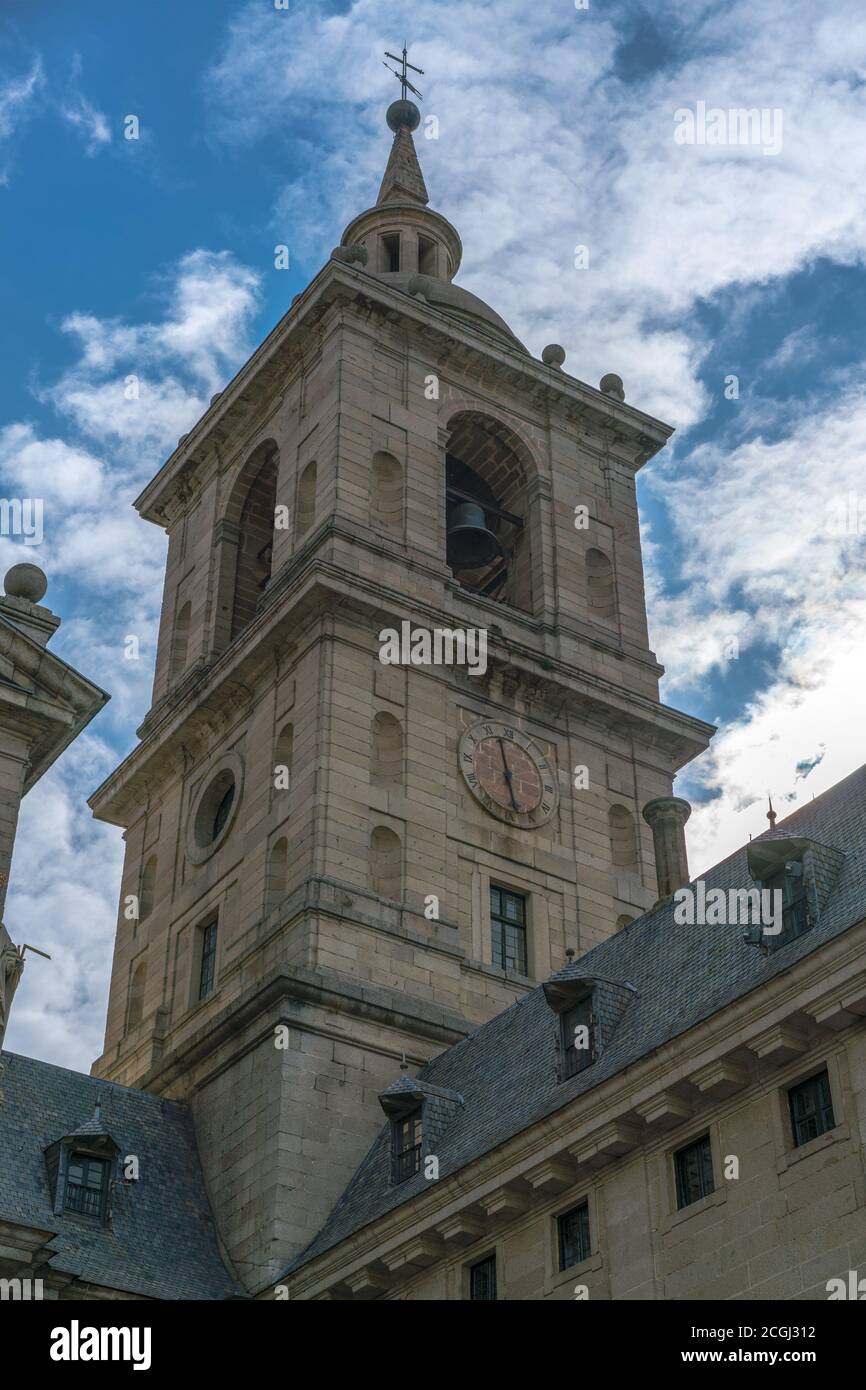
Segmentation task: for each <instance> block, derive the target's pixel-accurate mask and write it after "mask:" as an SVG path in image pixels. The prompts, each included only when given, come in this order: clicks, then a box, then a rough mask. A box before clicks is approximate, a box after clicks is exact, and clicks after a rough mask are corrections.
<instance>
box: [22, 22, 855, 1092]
mask: <svg viewBox="0 0 866 1390" xmlns="http://www.w3.org/2000/svg"><path fill="white" fill-rule="evenodd" d="M404 35H405V36H406V37H407V38H408V39H409V41H410V46H411V49H412V57H413V58H414V60H415V61H416V62H418V63H419V64H420V65H421V66H422V67H424V68H425V69H426V73H425V77H424V79H423V80H421V79H419V85H420V86H421V88H422V90H423V92H424V97H425V100H424V104H423V105H424V111H425V113H428V114H434V115H436V117H437V118H438V122H439V130H438V138H436V139H427V138H424V135H423V130H422V131H421V132H419V136H418V146H419V154H420V157H421V160H422V164H423V167H424V171H425V176H426V178H427V183H428V188H429V189H430V194H431V201H432V204H433V206H435V207H436V208H438V209H439V210H440V211H442V212H443V213H444V214H445V215H446V216H447V217H449V218H450V219H451V221H453V222H454V224H455V225H456V226H457V228H458V229H459V231H460V233H461V236H462V238H463V242H464V247H465V258H464V264H463V269H462V271H461V275H460V280H461V283H463V284H464V285H465V286H466V287H467V288H470V289H472V290H473V291H475V292H476V293H477V294H479V295H481V297H482V298H484V299H486V300H487V301H488V302H489V303H491V304H492V305H493V306H494V307H495V308H496V309H497V310H498V311H499V312H500V313H502V315H503V316H504V317H505V318H506V320H507V321H508V322H509V323H510V324H511V325H512V327H513V328H514V329H515V331H516V332H517V333H518V335H519V336H520V337H521V338H522V340H523V341H524V342H525V343H526V344H527V346H528V347H529V349H530V351H532V352H533V353H535V354H540V351H541V349H542V347H543V346H544V345H545V344H546V343H548V342H551V341H556V342H561V343H562V344H563V346H564V347H565V348H566V350H567V354H568V356H567V361H566V371H569V372H571V373H572V374H573V375H575V376H577V377H580V378H581V379H583V380H586V381H589V382H590V383H592V384H597V382H598V381H599V379H600V378H601V376H602V375H604V374H605V373H606V372H611V371H615V372H618V373H619V374H620V375H621V376H622V377H623V379H624V381H625V388H626V396H627V399H628V400H629V401H630V402H631V403H633V404H635V405H638V406H640V407H641V408H643V409H645V410H647V411H649V412H650V413H652V414H656V415H658V416H660V417H661V418H662V419H665V420H667V421H668V422H670V423H671V424H673V425H675V426H676V427H677V432H676V435H675V436H674V440H673V442H672V444H671V445H670V446H669V447H668V449H667V450H666V451H665V453H664V454H663V455H661V456H660V457H659V458H657V459H656V460H654V461H653V462H652V463H651V464H650V465H649V467H648V468H647V469H645V470H644V472H643V474H642V475H641V478H640V484H639V496H640V503H641V513H642V524H643V541H644V555H645V562H646V567H647V581H648V599H649V610H650V624H651V637H652V644H653V647H654V649H655V651H656V652H657V654H658V656H659V659H660V660H661V661H662V662H663V664H664V665H665V667H666V668H667V673H668V674H667V676H666V679H665V683H664V686H663V694H664V696H665V698H666V699H667V700H668V701H669V702H670V703H672V704H675V705H677V706H679V707H680V708H682V709H686V710H688V711H690V712H692V713H694V714H697V715H700V716H701V717H703V718H706V719H709V720H712V721H714V722H718V723H719V725H720V728H719V734H718V735H717V737H716V739H715V740H714V747H713V750H712V752H711V754H710V755H708V756H707V757H706V758H704V759H702V760H701V762H700V763H699V764H698V765H696V766H695V768H693V769H689V770H686V771H685V772H684V773H683V774H682V775H681V777H680V778H679V779H678V781H677V786H676V790H677V791H678V792H680V793H681V794H682V795H685V796H688V797H689V798H690V799H691V800H692V802H693V803H694V806H695V810H694V813H693V816H692V820H691V822H690V826H689V840H690V853H691V862H692V867H693V869H694V870H696V871H698V870H700V869H701V868H703V867H705V866H706V865H708V864H709V863H712V862H715V861H716V860H717V859H719V858H721V857H722V856H723V855H724V854H726V853H728V852H729V851H730V850H731V849H732V848H734V847H735V846H736V845H737V844H740V843H742V842H743V841H744V840H746V839H747V838H748V836H749V834H750V833H758V832H759V831H760V830H761V829H763V828H764V826H765V824H766V822H765V820H764V812H765V798H766V794H767V792H768V791H769V790H772V792H773V796H774V801H775V803H776V805H777V808H778V809H779V810H780V811H783V812H784V811H785V810H787V809H790V808H792V807H793V806H795V805H797V804H799V803H800V802H802V801H803V800H804V799H807V798H809V797H811V796H812V795H813V794H814V793H816V792H820V791H822V790H823V789H824V788H825V787H827V786H829V785H831V784H832V783H833V782H835V781H837V780H839V778H841V777H842V776H844V775H845V774H846V773H847V772H849V771H850V770H851V769H852V768H854V767H855V766H858V765H859V764H860V763H862V762H863V761H864V760H866V731H864V721H863V720H862V718H861V714H860V709H861V706H862V690H863V684H864V679H863V678H864V657H863V652H864V650H866V641H864V639H866V581H864V566H863V559H864V543H866V542H864V538H866V484H864V445H866V377H864V360H863V359H864V346H863V327H862V326H863V323H864V308H866V270H864V253H866V200H864V198H863V195H862V190H863V187H864V184H866V179H864V175H866V142H864V140H863V129H864V115H866V15H864V13H863V11H862V6H861V5H859V4H857V3H853V0H852V3H848V2H847V0H838V3H830V4H825V5H822V6H820V7H819V6H815V5H814V4H813V3H811V0H810V2H808V3H807V0H760V3H755V0H732V3H730V4H727V5H725V6H723V7H720V6H719V5H718V4H715V3H713V4H703V3H700V0H659V3H653V4H652V5H651V6H646V7H645V6H642V5H640V4H637V3H629V2H628V0H626V3H620V4H601V3H596V2H595V0H590V4H589V8H588V9H586V10H578V9H577V8H576V6H575V4H574V3H573V0H549V3H546V4H544V5H527V4H526V3H525V0H521V2H520V3H518V2H517V0H497V3H496V4H495V5H478V4H472V5H470V4H468V3H452V0H415V2H414V3H413V4H411V5H409V4H406V3H397V0H354V3H351V2H350V0H344V2H343V3H339V4H335V3H330V4H329V3H323V2H320V0H291V7H290V8H289V9H286V10H278V9H276V7H275V4H274V0H248V3H243V0H231V3H229V2H228V0H226V2H225V3H222V2H221V0H207V2H206V3H205V0H195V2H194V3H185V4H183V5H178V4H177V3H175V0H148V4H147V5H139V6H123V5H117V4H114V3H108V2H107V0H76V3H75V4H74V5H58V4H52V3H49V2H48V0H45V2H44V3H40V0H26V3H25V2H24V0H5V3H4V6H3V9H2V12H0V254H2V266H3V274H2V276H0V477H2V488H3V494H2V495H3V496H6V497H15V496H29V497H33V496H35V497H42V498H44V505H45V535H44V541H43V543H42V545H40V546H39V547H30V546H24V545H22V543H21V540H20V538H16V537H0V564H2V565H3V567H4V569H5V567H7V566H8V565H9V564H12V563H14V562H16V561H17V560H20V559H22V558H27V559H35V560H36V561H37V562H38V563H40V564H42V566H43V568H45V570H46V572H47V573H48V575H49V580H50V587H49V592H48V596H47V599H46V602H47V603H49V604H50V605H51V607H52V608H53V609H54V610H55V611H56V612H57V613H59V614H60V615H61V617H62V618H63V626H62V627H61V629H60V631H59V633H58V634H57V636H56V637H55V639H54V640H53V643H52V645H53V647H54V649H55V650H57V651H58V652H59V653H60V654H61V655H63V656H64V657H66V658H67V659H68V660H69V661H71V662H73V663H74V664H75V665H76V666H78V667H79V669H81V670H82V671H83V672H85V673H86V674H87V675H88V676H90V677H91V678H92V679H93V680H95V681H96V682H98V683H99V684H100V685H102V686H103V687H104V688H105V689H107V690H108V691H109V692H111V694H112V701H111V704H110V705H109V707H108V708H107V710H106V711H105V712H104V713H103V714H102V715H100V717H99V719H98V720H97V721H96V722H95V723H94V724H93V725H92V726H91V728H90V730H89V731H88V732H87V733H86V734H85V735H84V736H83V737H82V738H81V739H80V740H79V741H78V743H77V744H76V745H75V746H74V747H73V748H72V749H70V750H69V752H68V753H67V754H66V755H65V756H64V758H63V759H62V761H61V763H60V764H58V766H57V767H56V768H55V769H53V770H52V772H51V773H50V774H48V776H46V777H45V778H44V779H43V781H42V782H41V783H40V784H39V786H38V787H37V788H36V789H35V790H34V792H33V793H32V794H31V795H30V796H29V797H28V798H27V800H26V801H25V803H24V807H23V810H22V818H21V826H20V831H19V842H18V846H17V849H16V857H15V861H14V865H13V874H12V880H11V886H10V892H9V900H8V905H7V912H6V921H7V925H8V926H9V928H10V930H11V932H12V935H13V938H16V939H22V938H23V939H27V940H29V941H32V942H33V943H34V944H35V945H39V946H41V947H42V948H43V949H45V950H48V951H50V952H51V953H52V956H53V960H52V962H51V964H50V965H49V964H48V963H47V962H42V961H38V960H32V961H31V964H30V965H29V966H28V970H27V972H26V975H25V982H24V983H23V984H22V987H21V991H20V993H19V996H18V999H17V1000H16V1007H15V1012H14V1014H13V1023H12V1026H11V1028H10V1032H9V1036H8V1039H7V1042H8V1045H10V1046H12V1047H13V1048H17V1049H19V1050H21V1051H25V1052H29V1053H32V1054H33V1055H37V1056H43V1057H47V1058H50V1059H52V1060H56V1061H66V1062H67V1063H69V1064H73V1065H78V1066H82V1067H85V1068H86V1067H87V1066H88V1065H89V1063H90V1060H91V1059H92V1058H93V1057H94V1056H95V1055H96V1054H98V1052H99V1051H100V1050H101V1032H102V1023H103V1018H104V1003H105V993H106V986H107V976H108V961H109V959H110V950H111V942H112V939H113V933H114V923H115V915H116V910H117V894H118V889H119V869H120V862H121V852H122V845H121V841H120V837H119V833H118V832H117V831H116V830H114V829H112V828H110V827H103V826H99V825H97V824H95V823H94V822H93V821H92V819H91V818H90V814H89V811H88V810H87V807H86V805H85V797H86V795H87V794H88V793H89V792H90V791H91V790H92V789H93V788H94V787H95V786H96V785H97V784H98V783H99V782H100V781H101V780H102V778H103V777H104V776H105V774H106V773H107V772H108V771H109V770H110V768H111V767H112V766H114V764H115V763H116V762H117V761H118V760H119V758H120V757H121V756H122V755H123V753H125V752H126V751H127V750H128V749H129V748H130V747H131V746H132V743H133V742H134V730H135V728H136V726H137V724H138V723H139V722H140V720H141V717H142V715H143V714H144V712H145V710H146V708H147V706H148V703H149V697H150V683H151V679H152V670H153V639H154V635H155V629H156V620H157V616H158V612H159V604H160V597H161V579H162V564H163V558H164V544H165V542H164V536H163V534H162V533H161V532H160V531H159V530H158V529H157V528H154V527H152V526H150V525H148V524H147V523H144V522H142V521H140V520H138V518H137V517H136V515H135V513H134V512H133V511H132V509H131V507H130V505H129V504H130V502H131V500H132V498H133V497H134V496H135V495H136V493H137V492H138V491H139V490H140V488H141V486H142V485H143V483H144V482H145V481H146V480H147V479H148V478H149V477H151V476H152V474H153V473H154V472H155V471H156V470H157V468H158V467H159V466H160V464H161V462H162V461H163V459H164V458H165V457H166V456H167V454H168V453H170V452H171V450H172V448H173V447H174V444H175V442H176V440H177V437H178V436H179V435H180V434H182V433H184V432H185V431H186V430H188V429H189V428H190V425H191V424H192V423H193V422H194V421H195V419H196V418H197V417H198V415H199V414H200V413H201V411H202V409H203V408H204V406H205V405H206V403H207V401H208V399H209V397H210V396H211V395H212V394H213V392H214V391H216V390H219V389H220V388H221V387H222V386H223V385H224V384H225V382H226V380H228V379H229V378H230V377H231V376H232V375H233V374H234V372H235V371H236V369H237V368H238V366H239V365H240V364H241V363H242V362H243V361H244V360H245V358H246V357H247V356H248V354H249V353H250V351H251V350H252V349H253V348H254V347H255V345H256V344H257V342H258V341H260V340H261V338H262V337H263V336H264V335H265V333H266V332H267V331H268V330H269V329H270V328H271V327H272V325H273V324H274V323H275V322H276V321H277V320H278V318H279V317H280V316H281V314H282V313H283V312H284V311H285V309H286V308H287V307H288V305H289V303H290V301H291V299H292V297H293V295H294V294H296V293H297V292H298V290H299V289H301V288H302V287H303V285H305V284H306V283H307V281H308V280H309V279H310V278H311V277H312V276H313V275H314V274H315V273H316V271H317V270H318V269H319V267H320V266H321V264H322V263H323V262H324V260H325V259H326V258H327V256H328V254H329V252H330V250H331V248H332V247H333V246H334V245H335V244H336V243H337V241H338V240H339V236H340V233H341V231H342V228H343V226H344V225H345V223H346V222H347V221H348V220H349V218H350V217H351V216H352V215H353V214H354V213H356V212H358V211H360V210H361V209H363V208H364V207H366V206H368V205H369V204H370V202H371V201H372V200H373V198H374V197H375V193H376V189H377V187H378V180H379V178H380V177H381V172H382V169H383V167H384V163H385V160H386V158H387V152H388V132H387V130H386V128H385V125H384V121H383V112H384V108H385V106H386V104H387V102H388V101H390V100H391V99H392V97H393V95H394V92H395V91H396V84H395V83H394V81H393V78H390V77H388V75H387V73H386V72H385V69H384V68H383V67H382V65H381V51H382V50H383V49H384V48H386V47H387V48H391V49H396V48H398V47H399V46H400V44H401V43H402V40H403V37H404ZM392 88H393V90H392ZM699 102H704V103H705V104H706V105H707V107H709V108H718V109H720V110H721V111H722V112H727V111H729V110H730V109H733V108H758V109H759V110H764V111H766V112H767V113H770V115H773V113H779V115H778V119H779V120H780V121H781V127H780V129H781V133H782V139H781V148H779V149H778V150H776V151H775V152H772V153H765V151H764V148H763V147H762V146H761V145H760V144H757V145H747V144H742V143H737V142H736V141H735V140H734V139H732V138H731V137H730V135H728V136H727V137H726V139H725V140H724V141H723V142H721V143H716V144H709V143H703V144H702V143H695V144H682V143H678V141H677V140H676V139H675V138H674V132H675V128H676V125H677V118H676V115H675V113H677V112H680V111H682V110H684V109H685V110H689V111H696V110H697V104H698V103H699ZM130 116H135V117H137V119H138V122H139V127H140V130H139V138H138V139H137V140H128V139H125V138H124V130H125V123H126V122H127V118H128V117H130ZM277 243H285V244H287V245H288V246H289V248H290V257H291V266H290V269H289V270H287V271H277V270H276V269H275V268H274V246H275V245H276V244H277ZM578 245H582V246H586V247H587V248H588V251H589V265H588V267H587V268H586V269H582V270H579V269H577V268H576V267H575V264H574V261H575V255H574V252H575V247H576V246H578ZM131 374H134V375H135V376H136V378H137V379H138V380H139V382H140V396H139V399H138V400H137V401H135V402H134V403H131V402H130V401H128V400H127V399H126V398H125V396H124V383H125V382H126V381H127V379H128V378H129V376H130V375H131ZM732 376H736V377H737V379H738V392H737V394H736V398H734V399H730V398H728V396H726V394H725V383H726V381H727V380H728V379H729V378H730V377H732ZM849 498H853V516H854V522H853V525H852V524H850V522H849V524H848V525H847V527H846V526H844V525H843V526H839V525H835V524H833V522H834V519H835V517H836V515H837V513H840V512H841V514H843V515H844V514H846V510H847V514H848V515H849V517H850V515H851V514H852V509H851V504H849V502H848V499H849ZM858 505H859V507H860V508H861V509H862V514H863V515H862V523H861V524H860V525H859V528H858V524H857V507H858ZM129 633H135V634H136V635H138V636H139V638H140V642H141V659H140V661H139V662H137V663H132V662H130V661H128V660H125V659H124V655H123V653H124V637H125V636H126V635H127V634H129ZM732 654H733V655H732Z"/></svg>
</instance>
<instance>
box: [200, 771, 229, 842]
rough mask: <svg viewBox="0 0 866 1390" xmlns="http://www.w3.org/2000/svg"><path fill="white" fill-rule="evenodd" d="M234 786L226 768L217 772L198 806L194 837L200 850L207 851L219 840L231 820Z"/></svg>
mask: <svg viewBox="0 0 866 1390" xmlns="http://www.w3.org/2000/svg"><path fill="white" fill-rule="evenodd" d="M235 793H236V784H235V778H234V773H233V772H231V771H230V770H229V769H228V768H225V769H224V770H223V771H222V772H218V773H217V775H216V777H215V778H214V779H213V781H212V782H211V784H210V786H209V787H208V789H207V791H206V792H205V794H204V796H203V797H202V799H201V801H200V802H199V805H198V810H197V811H196V815H195V826H194V836H195V842H196V844H197V845H198V846H199V848H200V849H207V848H208V846H210V845H213V844H215V843H216V841H217V840H218V839H219V838H220V836H221V835H222V833H223V831H224V830H225V829H226V826H227V825H228V823H229V820H230V818H231V812H232V806H233V805H234V800H235Z"/></svg>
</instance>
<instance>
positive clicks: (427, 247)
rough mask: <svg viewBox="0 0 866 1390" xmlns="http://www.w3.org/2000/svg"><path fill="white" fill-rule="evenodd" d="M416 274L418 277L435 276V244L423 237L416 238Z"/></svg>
mask: <svg viewBox="0 0 866 1390" xmlns="http://www.w3.org/2000/svg"><path fill="white" fill-rule="evenodd" d="M418 273H419V275H435V274H436V243H435V241H429V240H428V239H427V237H424V236H419V238H418Z"/></svg>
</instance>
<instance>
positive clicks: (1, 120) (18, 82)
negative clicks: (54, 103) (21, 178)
mask: <svg viewBox="0 0 866 1390" xmlns="http://www.w3.org/2000/svg"><path fill="white" fill-rule="evenodd" d="M44 83H45V77H44V74H43V71H42V63H41V60H40V59H38V58H36V59H35V60H34V61H33V63H32V64H31V66H30V70H29V72H27V73H25V74H24V76H22V77H8V78H4V79H0V144H2V143H3V142H4V141H7V140H10V139H11V138H12V136H13V135H14V134H15V133H16V132H17V131H18V129H19V128H20V127H21V125H22V124H23V123H24V121H25V120H26V119H27V118H28V117H29V116H30V115H32V113H33V111H34V109H35V106H36V98H37V96H38V94H39V92H40V91H41V90H42V87H43V86H44ZM8 181H9V179H8V168H7V166H6V165H5V163H0V184H6V183H8Z"/></svg>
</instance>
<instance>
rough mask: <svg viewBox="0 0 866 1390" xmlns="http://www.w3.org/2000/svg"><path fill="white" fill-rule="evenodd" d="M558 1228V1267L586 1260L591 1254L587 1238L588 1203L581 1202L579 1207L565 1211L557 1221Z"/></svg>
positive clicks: (565, 1266) (561, 1267)
mask: <svg viewBox="0 0 866 1390" xmlns="http://www.w3.org/2000/svg"><path fill="white" fill-rule="evenodd" d="M556 1224H557V1226H558V1228H559V1268H560V1269H570V1267H571V1266H572V1265H577V1264H580V1262H581V1260H588V1259H589V1257H590V1255H591V1254H592V1245H591V1243H590V1238H589V1203H588V1202H581V1204H580V1206H579V1207H574V1209H573V1210H572V1211H567V1212H565V1214H564V1215H563V1216H560V1217H559V1219H558V1221H557V1223H556Z"/></svg>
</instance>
